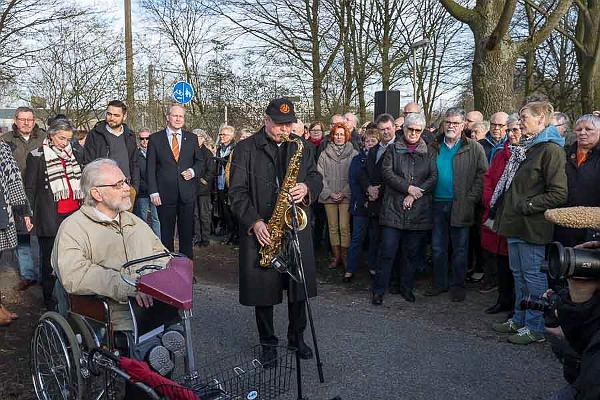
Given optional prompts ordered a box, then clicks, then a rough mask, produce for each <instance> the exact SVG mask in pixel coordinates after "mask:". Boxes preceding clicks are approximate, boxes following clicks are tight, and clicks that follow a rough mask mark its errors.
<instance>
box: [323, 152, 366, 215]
mask: <svg viewBox="0 0 600 400" xmlns="http://www.w3.org/2000/svg"><path fill="white" fill-rule="evenodd" d="M357 154H358V152H357V151H356V150H354V147H353V146H352V143H350V142H346V144H345V145H344V149H343V150H342V152H341V154H339V155H338V154H337V153H336V151H335V145H334V144H333V143H331V142H330V143H328V144H327V147H325V150H324V151H323V152H322V153H321V155H320V156H319V161H318V163H317V170H318V171H319V172H320V173H321V175H323V190H322V191H321V194H320V195H319V203H325V204H327V203H334V201H333V199H332V198H331V194H332V193H335V192H342V194H343V195H344V199H343V200H342V203H350V182H349V180H348V175H349V173H350V162H351V161H352V159H353V158H354V156H355V155H357Z"/></svg>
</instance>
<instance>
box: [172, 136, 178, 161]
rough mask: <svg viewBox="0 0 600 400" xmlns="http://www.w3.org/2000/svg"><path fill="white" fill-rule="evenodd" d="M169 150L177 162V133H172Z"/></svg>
mask: <svg viewBox="0 0 600 400" xmlns="http://www.w3.org/2000/svg"><path fill="white" fill-rule="evenodd" d="M171 151H172V152H173V157H174V158H175V161H176V162H179V142H178V141H177V135H176V134H175V133H174V134H173V140H172V141H171Z"/></svg>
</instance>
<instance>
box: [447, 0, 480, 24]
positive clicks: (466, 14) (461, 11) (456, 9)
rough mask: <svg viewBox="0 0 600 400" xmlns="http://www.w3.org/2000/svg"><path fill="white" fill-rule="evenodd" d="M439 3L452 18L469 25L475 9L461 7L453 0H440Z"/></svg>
mask: <svg viewBox="0 0 600 400" xmlns="http://www.w3.org/2000/svg"><path fill="white" fill-rule="evenodd" d="M440 3H442V5H443V6H444V8H445V9H446V10H448V12H449V13H450V15H452V16H453V17H454V18H456V19H457V20H459V21H460V22H462V23H465V24H467V25H470V24H471V22H473V20H474V19H475V11H473V10H472V9H470V8H467V7H463V6H461V5H460V4H458V3H457V2H455V1H454V0H440Z"/></svg>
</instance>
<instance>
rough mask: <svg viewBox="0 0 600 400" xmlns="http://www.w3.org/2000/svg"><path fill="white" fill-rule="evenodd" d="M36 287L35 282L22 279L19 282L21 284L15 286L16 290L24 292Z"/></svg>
mask: <svg viewBox="0 0 600 400" xmlns="http://www.w3.org/2000/svg"><path fill="white" fill-rule="evenodd" d="M34 285H35V281H32V280H30V279H21V280H20V281H19V283H17V285H16V286H15V290H18V291H21V292H22V291H24V290H27V289H29V288H30V287H31V286H34Z"/></svg>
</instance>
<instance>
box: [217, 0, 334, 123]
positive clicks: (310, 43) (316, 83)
mask: <svg viewBox="0 0 600 400" xmlns="http://www.w3.org/2000/svg"><path fill="white" fill-rule="evenodd" d="M224 3H225V4H216V5H215V6H214V9H215V10H216V11H217V12H218V13H219V14H220V15H222V16H223V17H225V18H226V19H227V20H229V21H230V22H231V23H232V24H233V25H234V26H236V27H237V28H238V29H239V31H240V33H241V34H243V35H250V36H252V37H254V38H256V39H258V40H259V41H260V43H261V44H262V45H263V46H264V47H263V51H264V54H263V55H264V57H266V58H267V59H269V60H270V59H275V58H277V59H281V58H285V59H286V60H287V62H288V64H289V65H291V66H293V67H294V68H297V69H299V70H300V71H302V73H304V74H306V75H308V76H309V77H310V80H311V86H312V101H313V114H314V117H315V118H317V119H320V118H321V114H322V110H321V106H322V104H321V101H322V91H321V86H322V84H323V82H324V80H325V77H326V76H327V74H328V73H329V70H330V68H331V67H332V65H333V63H334V62H335V60H336V57H337V55H338V51H339V50H340V47H341V46H342V38H341V35H340V32H339V24H338V22H339V20H338V19H337V18H339V14H340V12H339V9H340V6H343V3H344V1H342V2H340V1H338V0H279V1H270V0H234V1H229V2H224Z"/></svg>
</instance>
